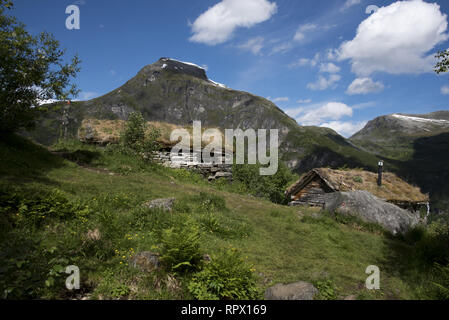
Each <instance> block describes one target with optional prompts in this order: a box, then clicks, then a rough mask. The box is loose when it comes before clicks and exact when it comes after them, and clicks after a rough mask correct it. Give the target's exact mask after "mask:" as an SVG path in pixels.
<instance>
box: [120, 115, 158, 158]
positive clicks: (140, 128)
mask: <svg viewBox="0 0 449 320" xmlns="http://www.w3.org/2000/svg"><path fill="white" fill-rule="evenodd" d="M159 137H160V132H159V131H158V130H157V129H155V128H153V127H148V126H147V124H146V122H145V119H144V118H143V116H142V114H141V113H140V112H133V113H131V114H130V116H129V118H128V121H127V122H126V125H125V129H124V130H123V132H122V133H121V136H120V144H121V145H122V146H123V147H125V148H126V149H128V150H131V151H134V152H137V153H141V152H146V153H152V152H153V151H156V150H158V148H159V144H158V143H157V141H156V140H157V139H158V138H159Z"/></svg>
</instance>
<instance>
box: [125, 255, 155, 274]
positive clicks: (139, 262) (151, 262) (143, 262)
mask: <svg viewBox="0 0 449 320" xmlns="http://www.w3.org/2000/svg"><path fill="white" fill-rule="evenodd" d="M130 265H131V266H132V267H134V268H136V269H139V270H141V271H144V272H153V271H155V270H157V269H159V267H160V262H159V255H158V254H156V253H153V252H150V251H142V252H139V253H137V254H135V255H134V256H132V257H131V258H130Z"/></svg>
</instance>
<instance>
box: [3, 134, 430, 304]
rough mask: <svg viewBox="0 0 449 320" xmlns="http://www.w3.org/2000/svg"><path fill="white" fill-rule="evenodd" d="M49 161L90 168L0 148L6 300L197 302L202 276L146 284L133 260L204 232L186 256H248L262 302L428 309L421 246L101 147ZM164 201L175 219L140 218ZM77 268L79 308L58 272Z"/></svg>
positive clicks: (157, 214) (166, 275) (12, 145)
mask: <svg viewBox="0 0 449 320" xmlns="http://www.w3.org/2000/svg"><path fill="white" fill-rule="evenodd" d="M53 150H54V151H58V150H59V152H60V153H61V152H63V153H64V156H65V157H66V158H69V159H72V160H74V161H77V162H78V163H80V164H82V166H80V165H78V164H76V163H74V162H71V161H68V160H64V159H62V158H61V157H60V156H59V155H57V154H52V153H50V152H49V151H47V150H46V149H45V148H43V147H40V146H37V145H35V144H33V143H30V142H29V141H27V140H25V139H23V138H19V137H17V136H9V137H3V139H2V140H0V160H1V163H2V166H1V169H0V177H1V184H0V190H1V193H0V200H1V202H2V205H1V207H0V208H1V210H2V212H1V214H2V215H1V219H2V223H1V226H2V232H1V236H0V237H1V238H0V254H1V259H0V260H1V261H2V268H1V277H0V292H1V293H2V294H3V295H4V297H6V298H56V299H65V298H70V297H72V298H83V297H84V298H86V297H88V298H104V299H160V298H163V299H189V298H192V297H193V296H192V291H191V290H189V283H191V281H192V279H196V278H195V277H196V275H195V274H196V273H195V272H198V271H189V272H175V271H173V270H168V269H167V268H166V267H164V268H162V270H160V271H158V272H153V273H145V272H141V271H137V270H135V269H133V268H131V267H130V266H129V265H128V264H129V260H128V258H129V257H130V256H132V255H133V254H134V253H137V252H141V251H153V252H161V253H164V248H167V246H169V245H170V241H169V240H170V239H172V238H171V237H174V236H175V235H176V234H177V233H179V234H183V233H185V232H187V233H188V234H190V235H191V234H196V232H197V231H198V232H199V247H198V248H193V249H192V248H190V247H188V248H190V249H192V250H194V249H195V250H198V252H199V253H200V254H208V255H210V256H211V257H212V261H216V263H220V261H223V260H220V258H217V255H218V254H219V253H220V251H221V250H222V249H229V250H230V252H234V251H238V252H240V253H241V257H242V259H243V260H244V261H245V263H244V264H243V265H242V266H244V267H243V268H247V269H245V270H249V272H250V274H251V275H252V276H251V277H254V279H255V283H256V288H257V292H259V293H258V297H261V293H263V291H264V289H266V288H267V287H269V286H271V285H273V284H276V283H280V282H286V283H287V282H295V281H299V280H304V281H311V282H313V283H315V284H316V285H317V287H318V288H319V289H322V290H321V291H322V292H323V293H325V292H327V293H326V294H325V295H323V296H320V298H322V299H325V298H328V299H335V298H337V299H342V298H344V297H346V296H349V295H355V296H356V297H357V298H358V299H367V298H369V299H372V298H374V299H416V298H428V297H432V296H431V295H430V294H431V293H432V292H433V291H432V290H431V289H432V285H431V283H430V281H431V280H432V278H431V273H429V270H432V266H431V265H428V264H426V263H424V264H423V262H422V261H421V260H418V259H411V258H410V257H413V256H417V254H418V253H417V252H416V251H415V250H416V249H415V248H416V245H411V244H416V243H415V242H413V241H417V240H416V239H415V240H413V241H412V240H410V239H412V238H410V239H409V240H408V242H407V241H404V240H400V239H395V238H393V237H392V236H390V235H388V234H386V233H384V232H383V231H381V230H380V229H379V228H375V227H373V226H370V225H366V224H362V223H358V222H357V221H347V220H346V221H340V222H338V221H336V220H334V219H332V218H331V217H330V216H327V215H326V214H325V213H320V212H318V211H317V210H316V209H309V208H303V209H300V208H292V207H285V206H279V205H275V204H273V203H270V202H268V201H265V200H262V199H257V198H254V197H251V196H246V195H244V194H242V193H241V192H240V193H235V192H234V191H233V189H232V186H229V185H226V184H223V183H218V184H210V183H208V182H205V181H204V180H203V179H201V178H200V177H197V176H195V175H193V174H192V173H189V172H185V171H177V170H170V169H166V168H162V167H159V166H157V165H152V164H149V163H145V162H142V161H140V160H136V159H133V158H128V157H126V156H121V155H117V154H113V153H108V152H107V151H106V150H104V149H101V148H98V147H94V146H85V145H81V144H79V143H71V144H66V145H63V146H62V145H59V146H58V147H55V148H54V149H53ZM165 197H174V198H176V202H175V207H174V210H173V212H172V213H168V212H161V211H158V210H153V209H145V208H143V207H142V204H143V203H145V202H147V201H149V200H152V199H156V198H165ZM186 222H187V223H186ZM95 230H97V231H96V232H97V233H95V232H94V233H93V231H95ZM173 232H175V233H173ZM176 232H177V233H176ZM92 234H96V235H95V236H92ZM172 240H173V239H172ZM178 241H180V242H181V243H182V241H181V240H180V239H178ZM161 243H164V244H165V245H164V246H162V244H161ZM184 249H185V248H184ZM183 252H184V251H183ZM70 264H74V265H77V266H79V268H80V271H81V288H82V289H81V292H80V293H79V294H78V295H77V296H74V295H73V294H71V293H70V292H68V291H67V290H65V288H64V285H63V283H64V280H65V277H66V275H65V274H64V273H63V272H62V268H63V267H64V266H66V265H70ZM373 264H374V265H377V266H379V267H380V270H381V272H382V275H381V277H382V280H381V281H382V282H381V290H380V291H377V292H375V293H373V292H370V291H367V290H366V289H364V283H365V279H366V278H367V275H366V274H365V269H366V267H367V266H369V265H373ZM205 265H207V263H206V262H204V265H202V264H201V263H200V264H199V265H198V266H197V268H199V269H201V268H206V267H205ZM188 270H190V269H188Z"/></svg>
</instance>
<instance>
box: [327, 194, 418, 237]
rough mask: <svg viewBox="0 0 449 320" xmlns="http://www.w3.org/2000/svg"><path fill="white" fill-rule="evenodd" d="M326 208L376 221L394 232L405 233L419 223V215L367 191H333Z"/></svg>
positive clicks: (371, 221) (367, 220) (368, 220)
mask: <svg viewBox="0 0 449 320" xmlns="http://www.w3.org/2000/svg"><path fill="white" fill-rule="evenodd" d="M325 203H326V204H325V209H327V210H329V211H330V212H332V213H337V214H342V215H351V216H356V217H358V218H360V219H361V220H363V221H366V222H370V223H376V224H378V225H380V226H382V227H383V228H385V229H386V230H388V231H390V232H391V233H393V234H397V233H404V232H406V231H407V230H409V229H410V228H411V227H413V226H415V225H417V224H418V223H419V215H418V214H413V213H411V212H409V211H407V210H404V209H401V208H399V207H397V206H395V205H393V204H391V203H388V202H386V201H384V200H382V199H379V198H377V197H376V196H374V195H372V194H371V193H369V192H367V191H353V192H333V193H328V194H327V195H326V196H325Z"/></svg>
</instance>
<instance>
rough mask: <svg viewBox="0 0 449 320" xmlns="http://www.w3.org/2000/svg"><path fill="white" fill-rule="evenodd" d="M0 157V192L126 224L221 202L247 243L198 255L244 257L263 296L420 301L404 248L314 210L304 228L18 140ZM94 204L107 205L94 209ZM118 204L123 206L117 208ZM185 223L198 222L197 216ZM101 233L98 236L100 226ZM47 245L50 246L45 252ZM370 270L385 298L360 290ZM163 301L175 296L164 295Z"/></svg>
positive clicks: (242, 203)
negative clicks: (332, 290) (152, 203)
mask: <svg viewBox="0 0 449 320" xmlns="http://www.w3.org/2000/svg"><path fill="white" fill-rule="evenodd" d="M89 152H90V153H89V154H92V155H95V157H96V160H94V161H93V162H92V164H91V165H92V166H94V165H101V166H102V167H104V166H105V165H107V166H109V167H110V168H112V169H114V170H116V169H117V168H123V166H125V163H126V159H122V160H123V163H120V161H122V160H111V159H109V160H108V159H106V156H105V155H104V154H103V152H102V151H99V150H93V149H90V151H89ZM0 157H1V158H0V159H1V163H2V166H1V169H0V177H1V182H2V183H1V184H2V185H3V186H5V185H8V184H14V185H20V186H21V187H26V188H35V189H40V190H45V189H50V188H55V187H56V188H58V189H59V190H61V191H63V192H64V193H65V194H66V195H67V196H68V197H69V198H70V199H72V200H81V201H83V203H88V204H89V205H90V206H92V207H94V208H95V207H98V205H103V206H107V207H108V208H109V209H110V210H111V211H112V213H113V215H114V216H123V217H128V218H129V212H130V211H131V209H132V208H135V207H137V206H139V205H140V204H141V203H143V202H145V201H148V200H151V199H155V198H160V197H176V198H177V199H178V201H180V202H182V203H184V204H187V205H192V206H195V203H194V200H193V199H194V198H192V196H194V195H196V194H198V193H199V192H201V191H205V192H208V193H214V194H217V195H219V196H221V197H223V198H224V199H225V201H226V206H227V207H228V209H229V211H228V212H226V213H220V215H221V216H220V217H219V218H220V219H222V220H224V221H225V220H229V219H234V220H235V219H237V220H238V219H242V221H244V222H245V223H246V224H248V225H249V226H250V229H251V232H250V233H249V236H247V237H246V236H242V237H237V238H228V237H223V236H220V235H216V234H214V233H210V234H206V235H205V236H204V238H203V242H202V243H203V249H204V251H205V252H207V253H210V254H214V253H216V252H217V250H218V249H219V248H224V247H229V246H232V247H235V248H238V249H239V250H241V251H242V252H243V254H244V256H246V257H247V258H248V261H249V263H250V264H252V265H254V267H255V269H256V270H257V271H256V273H257V274H258V278H259V286H260V288H261V289H264V288H266V287H268V286H269V285H273V284H275V283H279V282H294V281H299V280H306V281H317V280H322V279H328V278H330V279H333V281H334V283H335V285H336V286H337V287H338V288H339V291H338V293H339V295H340V297H345V296H347V295H350V294H355V295H358V296H359V298H367V297H369V298H380V299H388V298H400V299H408V298H417V295H416V294H417V292H418V291H416V290H415V289H416V288H414V286H415V285H416V281H414V282H412V281H410V282H409V281H407V279H408V276H407V275H406V274H405V273H401V272H403V270H402V268H401V266H400V264H399V263H400V259H399V257H400V255H401V254H404V253H407V250H408V248H407V246H405V245H404V244H402V243H401V242H398V241H397V240H391V239H390V238H389V237H386V236H385V235H383V234H381V233H371V232H367V231H363V230H357V229H355V228H354V227H353V226H348V225H343V224H338V223H337V222H335V221H334V220H332V219H330V218H328V217H324V218H319V219H316V218H312V217H310V215H311V214H313V213H314V210H313V209H302V210H301V211H302V212H303V214H305V217H304V218H303V219H302V220H301V219H300V218H299V217H298V211H300V209H298V208H290V207H284V206H278V205H274V204H272V203H270V202H268V201H265V200H260V199H255V198H253V197H249V196H244V195H239V194H236V193H230V192H226V191H221V190H219V189H220V188H218V187H212V186H211V185H209V184H208V183H206V182H202V181H199V182H198V183H196V184H193V183H191V182H187V180H189V179H186V178H182V177H183V174H179V173H177V172H175V171H170V170H168V169H158V170H156V172H148V171H139V172H135V171H133V170H132V169H130V171H131V172H130V173H129V174H127V175H117V174H115V175H111V174H109V173H108V172H106V171H104V172H101V171H96V170H92V169H86V168H83V167H80V166H78V165H76V164H74V163H73V162H69V161H67V160H61V158H59V157H57V156H54V155H51V154H50V153H48V152H46V150H44V149H43V148H40V147H37V146H35V145H32V144H31V143H29V142H27V141H25V140H23V139H21V138H17V137H12V138H10V139H8V140H7V141H6V142H5V141H2V142H0ZM117 163H118V164H117ZM127 165H129V164H127ZM98 199H108V200H107V201H105V202H102V203H98V202H96V201H99V200H98ZM123 203H126V205H122V204H123ZM186 215H191V216H192V217H195V216H196V213H195V212H193V213H190V214H186ZM92 227H95V226H92ZM99 227H100V230H103V229H102V228H104V227H105V226H104V225H103V226H99ZM62 228H64V227H62ZM122 231H123V232H124V231H126V234H135V233H136V234H139V235H142V234H145V230H132V229H129V228H128V229H126V230H122ZM63 233H64V231H62V234H63ZM80 236H81V235H74V237H80ZM53 237H54V241H58V237H57V236H55V235H53ZM61 237H62V235H61ZM119 237H120V236H119ZM118 239H119V238H118ZM51 245H52V243H49V244H48V246H51ZM113 246H114V247H118V249H119V250H120V251H121V252H122V251H127V250H129V249H130V248H128V246H133V247H134V248H135V249H136V251H138V250H151V248H150V246H151V241H150V242H149V241H148V240H143V239H142V238H140V240H139V239H135V240H133V242H132V243H128V242H123V241H121V240H117V243H113ZM82 259H90V260H89V261H84V262H80V263H81V264H82V265H86V266H87V265H89V266H90V272H89V274H88V278H89V279H88V280H86V281H87V282H88V283H91V286H92V287H95V286H97V285H98V284H99V283H101V278H102V277H103V276H104V268H105V267H106V266H109V267H111V266H112V268H115V267H116V268H117V269H113V270H116V272H117V273H120V272H121V271H120V270H121V269H119V268H118V260H117V259H114V258H111V259H108V260H105V261H102V260H101V259H98V258H95V259H94V258H89V257H86V258H82ZM392 263H393V265H394V267H393V265H392ZM373 264H374V265H377V266H379V267H380V270H381V272H382V274H381V287H382V290H381V291H380V292H377V293H376V294H374V293H369V292H367V291H366V290H364V289H363V288H364V281H365V279H366V277H367V275H366V274H365V269H366V267H367V266H368V265H373ZM120 274H123V273H120ZM125 274H126V275H125V276H121V278H120V277H119V278H118V279H121V280H120V281H122V282H123V283H124V284H125V286H131V284H130V283H133V281H134V280H135V279H139V278H138V277H137V278H136V276H135V274H133V275H128V274H127V273H125ZM136 281H137V280H136ZM150 290H151V289H150ZM100 291H101V290H100ZM124 292H126V295H130V297H132V298H142V297H145V298H148V297H150V298H160V297H161V296H157V295H156V296H154V295H149V296H148V295H144V296H142V295H138V294H135V295H132V294H130V293H129V292H130V291H127V290H125V291H124ZM131 292H133V291H132V290H131ZM162 297H163V298H176V297H178V296H176V295H172V294H171V293H166V295H163V296H162Z"/></svg>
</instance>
